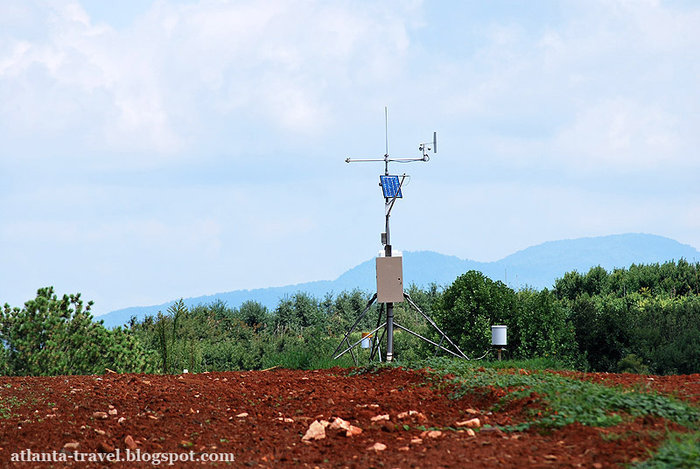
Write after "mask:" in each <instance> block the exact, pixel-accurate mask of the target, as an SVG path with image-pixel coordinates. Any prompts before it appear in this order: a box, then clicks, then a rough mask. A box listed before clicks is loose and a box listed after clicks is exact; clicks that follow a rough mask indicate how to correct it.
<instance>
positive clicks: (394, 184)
mask: <svg viewBox="0 0 700 469" xmlns="http://www.w3.org/2000/svg"><path fill="white" fill-rule="evenodd" d="M384 123H385V135H386V147H385V153H384V156H383V157H382V158H346V159H345V162H346V163H372V162H383V163H384V174H383V175H380V176H379V185H380V187H381V189H382V196H383V198H384V216H385V230H384V232H383V233H381V243H382V246H383V249H382V251H381V252H380V253H379V255H378V256H377V258H376V279H377V290H376V292H375V293H374V294H373V295H372V297H371V298H370V299H369V301H368V302H367V305H366V306H365V308H364V310H363V311H362V313H361V314H360V315H359V316H358V317H357V319H356V320H355V322H354V323H353V325H352V326H351V327H350V328H349V329H348V330H347V331H346V333H345V336H344V337H343V340H341V341H340V343H339V344H338V346H337V347H336V349H335V351H334V352H333V358H334V359H338V358H340V357H342V356H343V355H345V354H346V353H350V354H351V355H352V358H353V360H354V361H355V364H358V360H357V357H356V356H355V353H354V352H353V349H354V348H355V347H357V346H358V345H360V344H362V347H363V348H369V349H370V352H369V360H370V362H371V361H373V360H375V359H378V360H379V361H382V349H381V347H382V344H384V347H385V352H386V354H385V356H384V360H386V361H387V362H391V361H393V360H394V330H395V329H399V330H401V331H404V332H406V333H408V334H411V335H413V336H415V337H417V338H419V339H421V340H423V341H425V342H427V343H429V344H431V345H433V346H434V347H435V348H436V352H437V351H438V350H443V351H445V352H447V353H449V354H451V355H454V356H456V357H458V358H463V359H467V360H468V359H469V358H468V357H467V356H466V355H465V354H464V353H463V352H462V351H461V350H460V349H459V347H458V346H457V345H456V344H454V343H453V342H452V340H451V339H450V338H449V337H448V336H447V335H446V334H445V333H444V332H442V330H441V329H440V328H439V327H438V325H437V324H436V323H435V321H433V319H432V318H430V316H428V315H427V314H425V313H424V312H423V311H422V310H421V309H420V308H419V307H418V305H416V303H415V302H414V301H413V299H412V298H411V296H410V295H409V294H408V293H407V292H406V291H404V288H403V257H402V256H401V254H400V253H399V252H397V251H394V250H393V249H392V245H391V234H390V233H391V231H390V229H389V219H390V216H391V211H392V209H393V208H394V205H395V204H396V201H397V200H398V199H402V198H403V193H402V189H403V187H404V182H405V181H406V180H407V178H408V177H409V176H408V175H407V174H406V173H403V174H401V175H397V174H390V172H389V163H413V162H419V161H421V162H428V161H430V153H431V152H432V153H433V154H436V153H437V132H433V139H432V141H431V142H424V143H421V144H419V145H418V151H420V152H421V156H420V157H415V158H394V157H391V156H389V131H388V130H389V112H388V109H387V108H384ZM404 301H405V302H407V303H408V305H409V307H410V308H411V309H413V310H415V311H416V312H418V313H419V314H420V315H421V316H422V317H423V318H424V319H425V321H426V322H427V323H428V324H429V325H430V326H431V327H432V328H434V329H435V331H437V333H438V334H439V336H440V341H439V342H435V341H433V340H430V339H428V338H427V337H423V336H422V335H420V334H418V333H417V332H414V331H412V330H410V329H409V328H407V327H404V326H402V325H401V324H400V323H398V322H397V321H396V320H395V318H394V304H395V303H403V302H404ZM375 302H376V303H378V304H379V308H378V312H379V314H378V317H377V323H376V327H375V329H373V330H372V331H370V332H364V333H362V334H361V335H362V337H361V338H360V340H358V341H356V342H354V343H350V335H351V334H352V333H353V332H354V331H355V329H357V327H358V325H359V324H360V322H361V321H362V320H363V318H364V317H365V316H366V315H367V313H368V312H369V310H370V308H371V307H372V305H373V304H374V303H375ZM380 331H381V333H380Z"/></svg>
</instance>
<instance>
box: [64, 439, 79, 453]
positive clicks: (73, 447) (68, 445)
mask: <svg viewBox="0 0 700 469" xmlns="http://www.w3.org/2000/svg"><path fill="white" fill-rule="evenodd" d="M78 447H80V443H78V442H77V441H70V442H68V443H66V444H65V445H63V449H65V450H68V451H78Z"/></svg>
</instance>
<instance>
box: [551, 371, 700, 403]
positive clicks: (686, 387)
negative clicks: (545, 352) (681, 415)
mask: <svg viewBox="0 0 700 469" xmlns="http://www.w3.org/2000/svg"><path fill="white" fill-rule="evenodd" d="M557 373H559V374H561V375H564V376H568V377H570V378H576V379H585V380H587V381H592V382H594V383H599V384H603V385H606V386H623V387H626V388H631V389H635V390H637V391H655V392H659V393H662V394H667V395H669V396H673V397H676V398H678V399H682V400H686V401H690V402H693V403H695V404H697V403H698V402H700V374H694V375H671V376H652V375H634V374H630V373H581V372H579V371H559V372H557Z"/></svg>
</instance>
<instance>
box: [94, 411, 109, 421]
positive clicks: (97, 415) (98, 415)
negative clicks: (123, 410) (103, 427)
mask: <svg viewBox="0 0 700 469" xmlns="http://www.w3.org/2000/svg"><path fill="white" fill-rule="evenodd" d="M92 416H93V417H94V418H96V419H102V420H104V419H106V418H108V415H107V412H93V413H92Z"/></svg>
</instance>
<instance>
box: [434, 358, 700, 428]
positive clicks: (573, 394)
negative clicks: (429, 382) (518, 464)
mask: <svg viewBox="0 0 700 469" xmlns="http://www.w3.org/2000/svg"><path fill="white" fill-rule="evenodd" d="M427 365H428V366H430V367H431V368H432V369H434V370H439V371H438V372H439V373H440V374H441V375H444V374H451V375H455V378H453V380H452V384H453V385H454V386H455V391H453V397H455V398H459V397H462V396H464V395H465V394H468V393H474V392H477V393H478V392H486V393H491V392H492V391H493V390H498V389H500V390H504V391H505V394H504V395H503V396H502V397H500V399H499V401H498V404H497V405H496V407H497V408H498V407H502V406H505V405H507V404H508V403H510V402H513V401H516V400H520V399H527V398H533V399H535V402H536V405H535V408H536V415H533V416H532V419H531V420H528V421H527V422H523V423H521V424H518V425H515V426H512V427H504V428H503V429H504V430H508V431H520V430H525V429H527V428H530V427H531V426H540V427H561V426H564V425H568V424H571V423H573V422H579V423H581V424H583V425H590V426H597V427H600V426H609V425H616V424H618V423H620V422H622V420H623V418H625V417H626V416H630V417H639V416H645V415H654V416H657V417H663V418H665V419H668V420H670V421H673V422H676V423H678V424H680V425H684V426H686V427H688V428H697V427H698V424H700V410H698V409H697V408H695V407H693V406H691V405H689V404H686V403H684V402H681V401H677V400H675V399H672V398H670V397H665V396H662V395H659V394H654V393H648V392H637V391H630V390H623V389H621V388H612V387H608V386H602V385H600V384H595V383H591V382H587V381H581V380H577V379H571V378H566V377H564V376H560V375H557V374H553V373H547V372H540V371H538V370H531V369H525V368H500V369H496V368H490V367H489V368H486V367H484V366H483V365H484V363H481V362H479V363H473V362H472V363H470V362H465V361H463V360H451V359H435V360H432V361H429V362H427ZM494 410H497V409H494Z"/></svg>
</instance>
